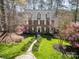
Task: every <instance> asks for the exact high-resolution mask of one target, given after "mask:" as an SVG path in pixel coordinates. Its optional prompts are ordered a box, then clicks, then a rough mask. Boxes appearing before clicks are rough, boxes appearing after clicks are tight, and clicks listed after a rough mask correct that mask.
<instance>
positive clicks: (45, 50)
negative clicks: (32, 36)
mask: <svg viewBox="0 0 79 59" xmlns="http://www.w3.org/2000/svg"><path fill="white" fill-rule="evenodd" d="M59 43H60V42H59V39H51V40H47V38H43V37H42V38H41V41H40V43H39V45H38V50H37V51H34V55H35V56H36V58H37V59H63V58H64V59H72V58H73V57H71V56H69V57H67V56H64V55H63V54H62V53H61V52H60V51H57V50H56V49H54V47H53V45H54V44H59ZM63 45H69V43H67V42H63Z"/></svg>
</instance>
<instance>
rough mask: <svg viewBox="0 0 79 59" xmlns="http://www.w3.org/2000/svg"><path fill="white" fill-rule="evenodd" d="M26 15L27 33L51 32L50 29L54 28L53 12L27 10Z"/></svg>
mask: <svg viewBox="0 0 79 59" xmlns="http://www.w3.org/2000/svg"><path fill="white" fill-rule="evenodd" d="M26 13H27V14H28V18H27V22H26V23H27V24H26V25H27V26H26V29H27V32H32V33H35V32H40V33H46V32H53V31H52V29H53V28H54V19H53V16H54V11H51V10H50V11H47V10H44V11H41V10H39V11H38V10H27V11H26ZM38 14H39V17H38Z"/></svg>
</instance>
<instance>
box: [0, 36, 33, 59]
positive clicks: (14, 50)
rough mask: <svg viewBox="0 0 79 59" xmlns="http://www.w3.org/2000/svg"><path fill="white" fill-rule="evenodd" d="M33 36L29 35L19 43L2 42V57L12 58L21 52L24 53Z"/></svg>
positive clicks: (0, 50)
mask: <svg viewBox="0 0 79 59" xmlns="http://www.w3.org/2000/svg"><path fill="white" fill-rule="evenodd" d="M32 38H33V37H28V38H27V39H24V40H23V41H22V42H20V43H17V44H0V57H3V58H6V59H11V58H13V57H15V56H17V55H19V54H22V53H23V51H24V49H25V48H27V47H28V44H29V43H30V42H31V41H32Z"/></svg>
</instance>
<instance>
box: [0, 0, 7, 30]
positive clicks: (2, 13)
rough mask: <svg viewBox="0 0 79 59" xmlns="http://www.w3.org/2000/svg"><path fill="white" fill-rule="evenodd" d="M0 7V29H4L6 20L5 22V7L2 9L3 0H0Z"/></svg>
mask: <svg viewBox="0 0 79 59" xmlns="http://www.w3.org/2000/svg"><path fill="white" fill-rule="evenodd" d="M0 4H1V5H0V9H1V29H0V31H6V22H5V9H4V0H0Z"/></svg>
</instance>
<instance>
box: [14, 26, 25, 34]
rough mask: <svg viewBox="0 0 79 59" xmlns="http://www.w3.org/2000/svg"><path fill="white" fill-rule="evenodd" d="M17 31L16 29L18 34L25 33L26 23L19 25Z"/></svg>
mask: <svg viewBox="0 0 79 59" xmlns="http://www.w3.org/2000/svg"><path fill="white" fill-rule="evenodd" d="M15 31H16V33H17V34H23V33H24V32H25V31H26V29H25V25H19V26H17V27H16V29H15Z"/></svg>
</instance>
